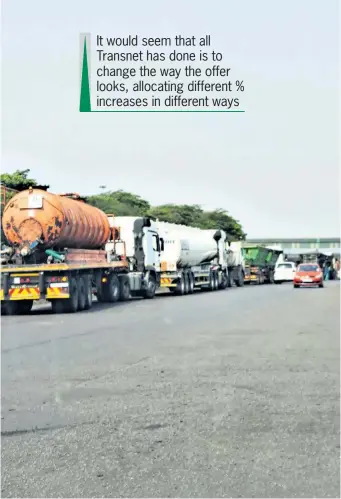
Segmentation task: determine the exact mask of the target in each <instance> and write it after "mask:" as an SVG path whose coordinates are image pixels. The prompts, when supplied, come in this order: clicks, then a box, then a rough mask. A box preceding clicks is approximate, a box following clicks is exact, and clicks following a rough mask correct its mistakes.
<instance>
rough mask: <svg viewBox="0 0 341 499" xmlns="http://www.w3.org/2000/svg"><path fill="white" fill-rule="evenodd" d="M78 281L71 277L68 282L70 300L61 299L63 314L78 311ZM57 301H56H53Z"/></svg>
mask: <svg viewBox="0 0 341 499" xmlns="http://www.w3.org/2000/svg"><path fill="white" fill-rule="evenodd" d="M78 289H79V287H78V279H77V278H76V277H71V278H70V282H69V293H70V298H66V299H61V300H60V301H61V303H62V309H63V312H65V313H67V314H74V313H75V312H77V310H78V296H79V293H78ZM54 301H57V300H54Z"/></svg>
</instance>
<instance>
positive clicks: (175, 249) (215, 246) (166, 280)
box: [156, 221, 233, 295]
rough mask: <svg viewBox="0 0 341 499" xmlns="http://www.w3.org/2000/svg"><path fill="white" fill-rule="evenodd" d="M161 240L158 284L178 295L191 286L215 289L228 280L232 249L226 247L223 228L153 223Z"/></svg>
mask: <svg viewBox="0 0 341 499" xmlns="http://www.w3.org/2000/svg"><path fill="white" fill-rule="evenodd" d="M156 226H157V229H158V231H159V234H160V237H161V239H162V241H163V250H162V252H161V279H160V287H161V288H169V290H170V291H171V292H173V293H175V294H178V295H184V294H188V293H193V291H194V289H202V290H209V291H215V290H217V289H225V288H226V287H227V286H228V285H229V282H230V275H229V264H232V259H231V256H232V253H233V252H232V250H229V251H228V250H227V248H226V244H227V235H226V233H225V232H224V231H223V230H202V229H198V228H195V227H187V226H184V225H177V224H171V223H167V222H160V221H157V222H156Z"/></svg>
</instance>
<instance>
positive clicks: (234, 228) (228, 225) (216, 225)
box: [199, 209, 246, 240]
mask: <svg viewBox="0 0 341 499" xmlns="http://www.w3.org/2000/svg"><path fill="white" fill-rule="evenodd" d="M199 227H200V228H201V229H221V230H224V231H225V232H226V233H227V234H228V236H230V237H231V239H237V240H243V239H245V238H246V234H245V232H244V231H243V228H242V226H241V224H240V222H239V221H238V220H235V219H234V218H233V217H231V216H230V215H229V214H228V213H227V212H226V211H225V210H223V209H218V210H214V211H204V212H203V214H202V218H201V221H200V225H199Z"/></svg>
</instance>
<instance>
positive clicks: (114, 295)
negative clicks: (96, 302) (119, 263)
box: [103, 272, 120, 303]
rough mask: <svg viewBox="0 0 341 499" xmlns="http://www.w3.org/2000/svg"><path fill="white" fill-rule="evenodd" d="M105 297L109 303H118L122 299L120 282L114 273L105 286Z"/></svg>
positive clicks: (109, 276) (110, 275)
mask: <svg viewBox="0 0 341 499" xmlns="http://www.w3.org/2000/svg"><path fill="white" fill-rule="evenodd" d="M103 297H104V301H106V302H107V303H116V302H117V301H118V300H119V299H120V281H119V280H118V277H117V275H116V274H114V273H113V272H112V273H111V274H109V275H108V280H107V282H106V283H105V286H103Z"/></svg>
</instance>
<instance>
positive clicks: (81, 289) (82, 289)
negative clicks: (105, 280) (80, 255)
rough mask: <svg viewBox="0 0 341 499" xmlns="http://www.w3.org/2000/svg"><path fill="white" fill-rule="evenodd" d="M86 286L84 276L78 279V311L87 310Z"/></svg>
mask: <svg viewBox="0 0 341 499" xmlns="http://www.w3.org/2000/svg"><path fill="white" fill-rule="evenodd" d="M85 302H86V286H85V278H84V276H80V277H79V278H78V310H79V311H82V310H85Z"/></svg>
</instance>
